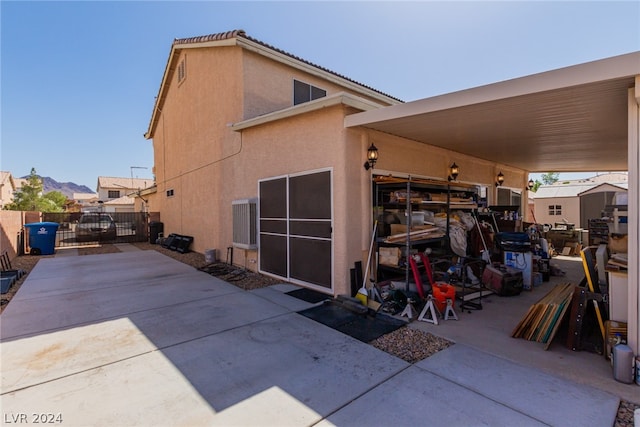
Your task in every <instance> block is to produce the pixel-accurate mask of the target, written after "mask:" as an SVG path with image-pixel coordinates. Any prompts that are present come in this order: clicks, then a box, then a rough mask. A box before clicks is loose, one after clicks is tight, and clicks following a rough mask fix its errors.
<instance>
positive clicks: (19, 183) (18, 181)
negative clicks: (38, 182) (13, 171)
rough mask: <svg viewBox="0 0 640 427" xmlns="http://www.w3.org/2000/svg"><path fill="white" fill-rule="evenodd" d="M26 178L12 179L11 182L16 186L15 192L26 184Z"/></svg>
mask: <svg viewBox="0 0 640 427" xmlns="http://www.w3.org/2000/svg"><path fill="white" fill-rule="evenodd" d="M27 181H28V180H27V178H13V182H14V184H15V186H16V190H19V189H21V188H22V186H23V185H25V184H26V183H27Z"/></svg>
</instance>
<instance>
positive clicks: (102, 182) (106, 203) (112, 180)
mask: <svg viewBox="0 0 640 427" xmlns="http://www.w3.org/2000/svg"><path fill="white" fill-rule="evenodd" d="M153 184H154V183H153V180H152V179H144V178H122V177H111V176H99V177H98V184H97V187H96V191H97V193H98V203H99V210H103V211H105V212H134V211H135V210H136V206H135V199H136V195H137V194H138V193H139V192H140V191H142V190H144V189H146V188H148V187H152V186H153ZM138 208H139V209H137V210H138V211H143V210H144V209H143V208H144V206H139V207H138Z"/></svg>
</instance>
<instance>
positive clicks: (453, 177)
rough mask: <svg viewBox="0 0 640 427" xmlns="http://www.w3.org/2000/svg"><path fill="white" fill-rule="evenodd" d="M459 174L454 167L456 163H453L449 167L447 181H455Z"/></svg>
mask: <svg viewBox="0 0 640 427" xmlns="http://www.w3.org/2000/svg"><path fill="white" fill-rule="evenodd" d="M459 173H460V168H459V167H458V165H456V162H453V163H452V164H451V166H449V176H448V177H447V180H448V181H455V180H456V179H458V174H459Z"/></svg>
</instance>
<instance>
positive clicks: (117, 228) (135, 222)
mask: <svg viewBox="0 0 640 427" xmlns="http://www.w3.org/2000/svg"><path fill="white" fill-rule="evenodd" d="M42 220H43V221H45V222H56V223H58V224H59V227H58V232H57V234H56V247H64V246H78V245H94V244H96V243H131V242H145V241H147V240H148V238H149V214H148V213H145V212H100V213H80V212H70V213H44V214H43V218H42Z"/></svg>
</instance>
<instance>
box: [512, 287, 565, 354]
mask: <svg viewBox="0 0 640 427" xmlns="http://www.w3.org/2000/svg"><path fill="white" fill-rule="evenodd" d="M574 288H575V285H573V284H571V283H564V284H561V285H556V286H555V287H554V288H553V289H551V290H550V291H549V293H547V294H546V295H545V296H544V297H542V298H541V299H540V300H539V301H538V302H536V303H535V304H534V305H532V306H531V307H530V308H529V311H527V313H526V314H525V316H524V317H523V318H522V320H520V323H518V325H517V326H516V327H515V329H514V330H513V332H512V333H511V336H512V337H513V338H524V339H526V340H529V341H536V342H541V343H546V344H547V346H546V347H545V350H546V349H547V348H549V344H551V341H552V340H553V337H554V336H555V334H556V332H557V330H558V327H559V326H560V323H561V322H562V318H563V316H564V314H565V313H566V312H567V309H568V308H569V305H570V303H571V298H572V297H573V291H574Z"/></svg>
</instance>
